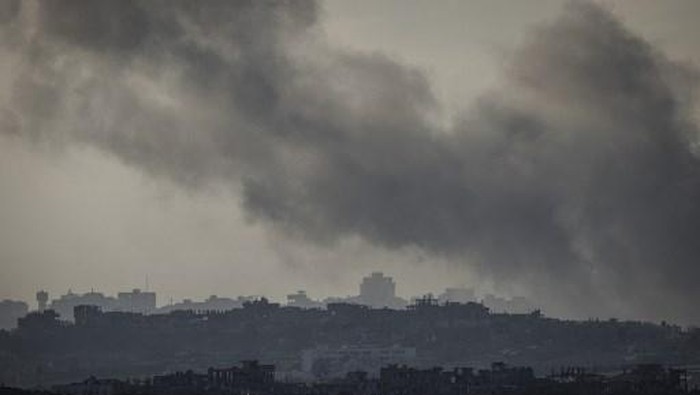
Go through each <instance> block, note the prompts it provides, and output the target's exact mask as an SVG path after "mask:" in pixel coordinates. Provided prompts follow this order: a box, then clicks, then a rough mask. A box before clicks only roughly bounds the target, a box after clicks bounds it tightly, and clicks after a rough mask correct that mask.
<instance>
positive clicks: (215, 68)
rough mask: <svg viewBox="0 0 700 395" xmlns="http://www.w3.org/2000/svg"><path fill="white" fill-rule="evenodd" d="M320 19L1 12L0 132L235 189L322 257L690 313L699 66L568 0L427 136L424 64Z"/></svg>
mask: <svg viewBox="0 0 700 395" xmlns="http://www.w3.org/2000/svg"><path fill="white" fill-rule="evenodd" d="M320 15H321V13H320V10H319V5H318V4H316V3H314V2H311V1H288V2H284V1H281V2H260V1H236V2H231V1H221V2H217V1H209V2H204V3H200V2H196V3H195V2H189V1H168V2H155V1H148V2H139V1H120V2H111V1H102V0H97V1H88V0H70V1H61V2H51V1H38V2H19V1H6V2H3V3H2V6H0V23H2V36H1V37H2V39H0V50H1V51H2V57H1V60H0V67H1V69H0V70H2V74H1V75H2V77H0V87H2V89H1V90H0V95H1V96H0V127H1V128H2V132H3V133H4V134H7V135H10V136H15V137H16V138H24V139H29V140H32V141H36V142H37V143H39V144H51V145H58V146H62V145H73V144H87V145H91V146H95V147H98V148H99V149H102V150H104V151H105V152H108V153H111V154H113V155H114V156H115V157H117V158H119V159H120V160H121V161H123V162H125V163H127V164H129V165H132V166H134V167H137V168H139V169H143V170H144V171H145V172H147V173H149V174H152V175H154V176H157V177H167V178H170V179H172V180H175V181H177V182H178V183H181V184H182V185H183V186H184V187H186V188H206V186H207V185H211V184H219V183H225V184H228V185H230V186H231V188H232V189H233V190H235V191H237V192H239V193H240V194H241V196H242V198H243V199H242V200H243V205H244V207H245V209H246V211H247V212H248V213H249V214H250V216H251V217H252V218H255V219H259V220H262V221H264V222H265V223H268V224H270V225H271V226H272V227H274V228H275V229H279V230H283V231H285V232H288V233H289V234H292V235H295V236H298V237H302V238H304V239H307V240H312V241H314V242H317V243H333V242H334V241H337V240H339V239H342V238H345V237H352V236H359V237H361V238H363V239H365V240H367V241H368V242H370V243H373V244H376V245H380V246H383V247H389V248H400V247H406V246H410V247H418V248H420V249H422V250H424V251H426V252H427V253H429V254H432V255H433V256H435V257H439V258H441V259H443V258H446V259H448V260H450V261H454V262H456V263H459V264H468V265H471V266H473V267H474V268H476V270H478V272H479V273H480V274H481V275H482V276H484V277H486V278H491V279H493V280H494V281H496V282H500V283H503V284H524V285H526V286H527V287H528V288H529V289H531V293H532V296H533V297H534V298H535V299H536V300H538V301H544V302H546V301H550V303H551V304H552V306H554V307H555V308H559V309H562V310H563V309H572V310H573V311H576V312H578V314H580V315H588V314H590V315H599V314H620V313H624V314H626V315H630V316H637V317H646V318H658V317H663V318H670V319H675V320H681V321H684V322H687V321H695V322H697V321H698V320H700V316H698V312H697V309H696V308H695V306H694V303H693V301H694V300H697V298H698V296H700V291H699V290H698V288H699V287H697V284H696V280H695V279H696V278H698V274H700V268H699V266H698V260H699V259H700V243H698V242H697V240H696V238H697V235H699V234H700V205H699V204H698V202H700V174H698V172H699V171H700V160H699V159H698V157H697V156H696V155H695V153H694V152H693V150H694V147H695V146H696V139H697V137H698V130H697V125H695V124H694V123H693V121H692V119H691V117H690V107H691V105H692V102H691V99H692V91H693V89H694V84H695V82H696V75H695V74H694V71H692V70H690V69H688V68H687V67H684V66H682V65H678V64H675V63H673V62H671V61H669V60H668V59H666V58H665V57H664V56H663V54H661V53H658V52H657V51H656V50H655V49H654V48H653V47H652V46H651V45H650V44H648V43H646V42H645V41H644V40H642V39H641V38H639V37H635V36H634V35H632V34H631V33H630V32H628V31H627V30H626V29H625V28H624V26H622V25H621V24H620V23H619V22H618V21H617V20H616V19H615V18H614V17H613V16H612V15H611V14H610V13H608V12H607V11H605V10H603V9H601V8H599V7H598V6H596V5H592V4H585V3H572V4H569V5H568V6H567V7H565V9H564V11H563V13H562V16H561V17H560V18H559V19H557V20H555V21H553V22H551V23H550V24H549V25H547V26H542V27H540V28H539V29H537V30H536V31H534V32H533V33H532V35H531V36H530V37H529V38H528V40H527V42H526V43H525V44H524V46H523V47H522V48H520V50H519V51H517V53H515V54H513V58H512V62H511V63H510V66H509V67H508V68H507V70H505V72H504V76H503V82H502V84H501V86H502V87H501V88H498V89H495V90H494V91H492V92H488V93H486V94H484V95H483V97H482V98H481V100H479V101H478V102H477V103H465V105H464V108H465V111H464V113H463V114H460V116H458V117H456V119H457V121H455V122H454V123H453V124H452V125H450V126H449V127H441V126H438V125H437V123H436V122H434V121H433V120H434V115H435V112H436V111H437V110H439V109H438V104H437V102H436V100H435V99H434V97H433V95H432V93H431V87H430V85H429V83H428V81H427V79H426V77H425V76H424V75H423V74H422V73H421V72H420V71H418V70H415V69H412V68H410V67H407V66H404V65H402V64H399V63H397V62H396V61H394V60H392V59H390V58H388V57H385V56H382V55H381V54H363V53H355V52H350V51H347V50H342V49H338V48H332V47H330V46H329V45H328V44H327V43H326V42H324V40H323V35H322V31H321V30H320V27H319V20H318V19H319V17H320ZM455 39H458V38H455ZM329 264H332V263H330V262H329ZM552 300H555V301H556V302H552ZM562 310H560V311H562Z"/></svg>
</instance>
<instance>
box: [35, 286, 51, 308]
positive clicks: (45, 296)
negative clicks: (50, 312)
mask: <svg viewBox="0 0 700 395" xmlns="http://www.w3.org/2000/svg"><path fill="white" fill-rule="evenodd" d="M48 302H49V293H48V292H46V291H43V290H42V291H39V292H37V293H36V303H37V307H38V308H39V312H42V311H44V310H46V306H47V303H48Z"/></svg>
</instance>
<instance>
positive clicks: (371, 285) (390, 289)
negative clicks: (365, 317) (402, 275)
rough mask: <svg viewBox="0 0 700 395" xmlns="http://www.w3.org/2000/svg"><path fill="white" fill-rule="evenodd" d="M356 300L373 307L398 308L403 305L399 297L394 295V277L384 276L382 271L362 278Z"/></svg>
mask: <svg viewBox="0 0 700 395" xmlns="http://www.w3.org/2000/svg"><path fill="white" fill-rule="evenodd" d="M358 301H359V302H360V303H361V304H364V305H367V306H370V307H375V308H382V307H391V308H400V307H403V305H405V302H404V301H403V300H402V299H401V298H397V297H396V283H394V279H392V278H391V277H387V276H384V273H382V272H374V273H372V274H371V275H370V276H369V277H365V278H363V279H362V283H361V284H360V295H359V297H358ZM402 302H403V303H402Z"/></svg>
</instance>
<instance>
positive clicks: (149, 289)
mask: <svg viewBox="0 0 700 395" xmlns="http://www.w3.org/2000/svg"><path fill="white" fill-rule="evenodd" d="M148 291H150V289H148V274H146V292H148Z"/></svg>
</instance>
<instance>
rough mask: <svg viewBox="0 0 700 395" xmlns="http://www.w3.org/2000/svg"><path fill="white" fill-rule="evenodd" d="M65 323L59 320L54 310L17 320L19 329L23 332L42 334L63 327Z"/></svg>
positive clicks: (36, 312) (34, 313) (32, 314)
mask: <svg viewBox="0 0 700 395" xmlns="http://www.w3.org/2000/svg"><path fill="white" fill-rule="evenodd" d="M64 324H65V322H62V321H60V320H59V319H58V314H57V313H56V312H55V311H53V310H44V311H42V312H38V311H35V312H31V313H29V314H27V315H25V316H24V317H22V318H20V319H18V320H17V327H18V328H19V329H20V330H23V331H30V332H42V331H46V330H52V329H55V328H59V327H61V326H63V325H64Z"/></svg>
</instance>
